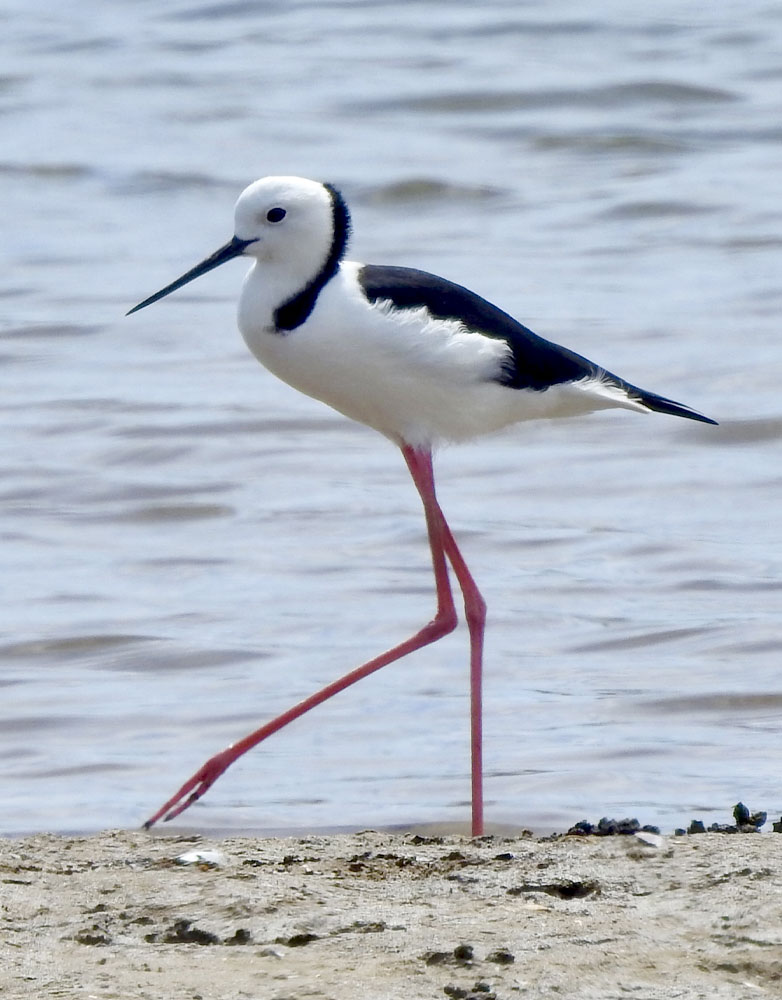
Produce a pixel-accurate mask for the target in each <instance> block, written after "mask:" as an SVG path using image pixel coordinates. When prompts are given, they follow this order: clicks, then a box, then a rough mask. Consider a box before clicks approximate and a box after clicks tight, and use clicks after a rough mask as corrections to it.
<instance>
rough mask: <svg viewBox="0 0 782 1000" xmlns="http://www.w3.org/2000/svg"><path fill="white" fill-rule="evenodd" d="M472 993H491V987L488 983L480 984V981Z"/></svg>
mask: <svg viewBox="0 0 782 1000" xmlns="http://www.w3.org/2000/svg"><path fill="white" fill-rule="evenodd" d="M473 992H474V993H491V986H489V984H488V983H484V982H482V981H480V980H479V981H478V982H477V983H476V984H475V985H474V986H473Z"/></svg>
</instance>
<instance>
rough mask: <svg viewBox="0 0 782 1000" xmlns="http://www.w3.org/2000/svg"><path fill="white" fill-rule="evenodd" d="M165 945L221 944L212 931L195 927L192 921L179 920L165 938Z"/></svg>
mask: <svg viewBox="0 0 782 1000" xmlns="http://www.w3.org/2000/svg"><path fill="white" fill-rule="evenodd" d="M163 943H164V944H203V945H207V944H220V938H219V937H218V936H217V935H216V934H213V933H212V932H211V931H204V930H201V928H200V927H193V922H192V920H177V922H176V923H175V924H173V926H172V927H171V928H170V929H169V930H168V931H167V932H166V934H165V935H164V936H163Z"/></svg>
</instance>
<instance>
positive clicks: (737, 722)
mask: <svg viewBox="0 0 782 1000" xmlns="http://www.w3.org/2000/svg"><path fill="white" fill-rule="evenodd" d="M5 10H6V13H5V15H4V26H3V27H4V31H3V36H2V41H1V42H0V45H2V49H3V54H2V63H0V65H2V75H0V116H1V120H2V124H3V126H4V142H3V144H2V152H0V178H1V180H2V190H3V216H4V221H5V233H6V236H5V239H4V241H3V255H4V260H3V267H2V272H1V273H0V303H1V304H2V330H3V333H2V344H1V345H0V356H1V357H2V372H3V388H2V395H1V396H0V408H1V409H2V422H1V424H0V441H1V443H2V447H0V495H1V496H2V505H0V530H1V531H2V537H3V543H2V554H3V564H4V565H3V574H2V580H3V582H2V587H3V601H2V622H0V628H1V630H2V634H1V636H0V644H1V648H0V652H1V653H2V668H3V669H2V675H1V677H0V685H2V692H3V711H2V718H3V723H2V727H1V728H0V755H1V756H2V759H3V762H4V781H3V797H2V813H1V815H2V827H0V829H2V830H4V831H6V832H10V831H28V830H34V829H47V830H74V829H78V830H91V829H96V828H100V827H106V826H123V825H131V826H132V825H136V824H138V823H139V822H140V821H141V820H143V819H144V818H145V817H146V816H147V815H149V813H150V812H151V811H153V810H154V809H155V808H156V807H157V806H158V805H159V804H160V802H161V801H162V800H163V799H165V798H167V797H168V795H169V794H170V793H171V792H173V791H174V789H175V788H176V787H177V786H178V784H179V783H180V782H181V781H182V780H184V778H186V777H187V776H188V775H189V774H190V773H191V772H192V771H193V770H194V769H195V767H196V766H197V765H198V764H200V763H201V762H202V760H203V759H204V758H205V757H207V756H208V755H210V754H211V753H212V752H214V751H215V750H217V749H219V748H220V747H221V746H222V745H224V744H225V743H227V742H229V741H231V740H232V739H235V738H236V737H238V736H240V735H243V734H244V733H245V732H246V731H247V730H249V729H250V728H253V727H254V726H255V725H257V724H259V723H260V722H261V721H263V720H264V719H266V718H268V717H269V716H270V714H272V713H274V712H277V711H279V710H281V709H283V708H285V707H287V706H288V705H289V704H291V703H293V702H294V701H296V700H298V699H299V698H301V697H303V696H304V695H306V694H307V693H309V692H310V691H311V690H313V689H314V688H315V687H317V686H319V685H320V684H323V683H325V682H326V681H328V680H330V679H332V678H334V677H336V676H338V675H339V674H341V673H342V672H344V671H345V670H347V669H349V668H351V667H353V666H355V665H356V664H358V663H359V662H361V661H362V660H364V659H366V658H368V657H370V656H372V655H374V654H375V653H376V652H378V651H379V650H381V649H383V648H385V647H386V646H388V645H390V644H392V643H393V642H396V641H397V640H399V639H400V638H402V637H403V636H405V635H406V634H408V633H410V632H411V631H413V630H414V629H415V628H416V627H417V626H418V625H419V624H420V623H421V622H422V621H423V620H424V619H426V618H427V617H428V616H429V614H430V612H431V609H432V606H433V600H432V594H431V582H430V578H429V576H430V570H429V567H428V564H427V553H426V542H425V535H424V531H423V524H422V518H421V514H420V510H419V507H418V502H417V499H416V497H415V495H414V493H413V490H412V487H411V486H410V484H409V483H408V481H407V479H406V473H405V471H404V469H403V466H402V462H401V459H400V458H399V456H398V455H397V454H396V453H395V452H394V449H393V448H390V447H389V446H388V444H387V443H386V442H385V441H384V440H383V439H381V438H379V437H377V436H376V435H374V434H372V433H371V432H370V431H367V430H365V429H363V428H360V427H356V426H353V425H351V424H349V423H347V422H345V421H344V420H343V419H342V418H340V417H339V416H337V415H336V414H333V413H331V412H329V411H328V410H325V409H324V408H323V407H322V406H320V405H318V404H316V403H314V402H312V401H310V400H308V399H306V398H304V397H301V396H298V395H297V394H296V393H294V392H293V391H292V390H290V389H288V388H287V387H285V386H283V385H281V384H279V383H277V382H275V381H274V379H273V378H272V377H271V376H269V375H267V374H266V373H264V372H263V371H262V370H261V369H259V368H258V366H257V365H256V364H255V362H254V361H253V360H252V358H250V356H249V355H248V354H247V352H246V351H245V349H244V347H243V345H242V344H241V342H240V339H239V337H238V334H237V333H236V331H235V328H234V315H233V314H234V305H233V303H234V300H235V297H236V295H237V293H238V288H239V284H240V280H241V265H240V264H237V265H235V266H230V267H226V268H223V269H221V270H220V271H217V272H215V273H214V274H212V275H209V276H208V277H207V278H204V279H202V280H201V281H200V282H199V283H197V284H195V285H192V286H190V287H189V288H187V289H185V290H184V291H183V292H181V293H179V294H178V295H177V296H174V297H172V298H169V299H166V300H165V301H164V302H162V303H160V304H159V305H157V306H155V307H154V309H150V310H149V311H148V312H145V313H142V314H140V315H139V316H134V317H132V318H130V319H124V318H123V313H124V311H125V310H126V309H127V308H128V307H129V306H130V305H132V304H133V303H135V302H136V301H138V300H139V299H140V298H142V297H143V296H145V295H147V294H149V293H150V292H152V291H154V290H155V289H157V288H159V287H160V286H161V285H162V284H164V283H166V282H167V281H169V280H170V279H172V278H174V277H175V276H176V275H178V274H180V273H181V272H182V271H183V270H185V269H186V268H187V267H189V266H190V265H192V264H193V263H195V262H196V261H198V260H200V259H201V258H202V257H204V256H205V255H206V254H207V253H209V252H211V251H212V250H213V249H214V248H215V247H217V246H218V245H220V244H221V243H222V242H224V241H225V239H226V238H228V237H229V236H230V235H231V209H232V205H233V201H234V199H235V197H236V196H237V194H238V192H239V191H240V190H241V189H242V187H244V185H245V184H246V183H248V182H249V181H251V180H253V179H254V178H255V177H257V176H260V175H262V174H267V173H282V172H285V173H300V174H303V175H305V176H312V177H316V178H320V179H325V180H330V181H332V182H333V183H336V184H338V185H340V186H341V187H342V189H343V190H344V192H345V194H346V196H347V198H348V200H349V202H350V203H351V205H352V207H353V211H354V216H355V220H354V221H355V236H354V240H353V251H352V252H353V254H354V255H355V256H356V257H357V258H359V259H365V260H370V261H375V262H388V263H405V264H411V265H414V266H418V267H424V268H428V269H430V270H434V271H437V272H439V273H443V274H445V275H446V276H448V277H450V278H452V279H454V280H457V281H461V282H463V283H467V284H469V285H470V286H472V287H473V288H475V289H476V290H477V291H479V292H481V293H482V294H484V295H486V296H488V297H489V298H493V299H494V300H496V301H497V302H498V303H499V304H501V305H502V306H503V307H504V308H506V309H508V310H509V311H511V312H514V313H515V314H516V315H518V316H519V318H520V319H522V320H523V321H524V322H526V323H527V324H529V325H530V326H532V327H533V328H534V329H536V330H537V331H538V332H540V333H542V334H544V335H546V336H549V337H551V338H552V339H555V340H559V341H561V342H564V343H566V344H567V345H568V346H570V347H572V348H574V349H575V350H577V351H580V352H581V353H584V354H586V355H588V356H590V357H592V358H594V359H595V360H597V361H599V362H600V363H602V364H604V365H606V366H607V367H608V368H610V369H612V370H614V371H618V372H619V373H621V374H622V375H625V376H626V377H627V378H628V379H630V380H632V381H634V382H637V383H639V384H641V385H643V386H645V387H647V388H649V389H652V390H656V391H658V392H661V393H663V394H665V395H670V396H673V397H674V398H678V399H681V400H682V401H684V402H686V403H688V404H690V405H692V406H694V407H696V408H698V409H701V410H702V411H704V412H706V413H708V414H710V415H712V416H714V417H715V418H717V419H718V420H720V422H721V426H720V427H719V428H716V429H715V428H710V427H704V426H697V425H693V424H689V423H687V422H684V421H676V420H673V419H666V418H664V417H655V418H654V419H653V418H651V417H648V418H645V417H642V416H639V415H636V414H632V413H627V412H615V413H608V414H602V415H599V416H595V417H592V418H590V419H588V420H583V421H577V422H567V423H560V424H544V423H542V424H536V425H526V426H523V427H519V428H516V429H514V430H513V431H511V432H509V433H506V434H504V435H502V436H500V437H495V438H491V439H487V440H483V441H479V442H475V443H474V444H471V445H468V446H462V447H460V448H458V449H452V450H448V451H445V452H444V453H443V454H442V455H441V456H440V457H439V460H438V471H439V481H440V484H441V485H440V490H441V498H442V501H443V504H444V506H445V508H446V511H447V512H448V514H449V516H450V518H451V521H452V524H453V526H454V528H455V530H456V531H457V532H458V534H459V537H460V538H461V539H462V540H463V543H464V550H465V553H466V554H467V556H468V558H469V560H470V562H471V565H472V566H473V568H474V571H475V574H476V576H477V578H478V579H479V581H480V582H481V585H482V587H483V590H484V592H485V594H486V597H487V600H488V602H489V614H490V618H489V633H488V642H487V677H486V738H487V746H486V755H487V769H488V779H487V798H488V802H487V811H488V815H489V818H490V819H492V820H497V821H510V822H514V823H522V824H526V825H532V826H535V827H537V828H540V829H544V828H547V827H551V826H558V827H561V826H562V825H564V824H568V823H570V822H573V821H575V820H577V819H580V818H583V817H587V818H590V819H596V818H598V817H599V816H600V815H603V814H606V813H607V814H609V815H626V814H632V815H637V816H639V818H641V819H642V820H643V821H645V822H659V823H661V824H662V825H663V826H666V827H671V826H672V825H674V824H679V823H683V822H686V821H687V820H688V819H689V818H691V816H692V815H698V816H701V817H703V818H705V819H711V818H720V819H725V818H726V816H727V813H728V811H729V809H730V807H731V806H732V804H733V803H734V802H735V801H736V800H737V799H738V798H739V797H741V798H743V799H744V800H745V801H746V802H747V803H748V804H749V805H750V806H752V807H757V808H760V807H762V808H766V809H768V810H769V811H770V812H773V811H774V810H776V812H777V813H779V812H780V811H781V810H782V791H781V790H780V779H779V775H780V771H781V770H782V769H781V768H780V763H781V761H780V756H781V755H780V745H781V741H780V736H781V735H782V679H781V676H780V666H781V660H782V627H781V625H780V609H781V607H782V574H781V573H780V563H781V557H780V541H781V540H782V538H781V536H782V531H781V530H780V515H779V509H780V492H781V487H782V462H781V461H780V460H781V459H782V448H781V447H780V442H781V441H782V406H781V405H780V393H779V379H780V370H781V368H782V348H781V347H780V321H779V317H780V311H782V283H781V282H780V273H782V267H781V266H780V265H782V235H781V233H782V198H780V193H779V192H780V185H779V161H780V152H782V126H780V121H781V120H782V69H780V67H782V9H780V8H779V7H778V5H774V4H771V3H764V2H759V0H745V2H742V3H741V4H740V5H739V4H737V3H733V2H726V3H723V4H720V5H710V6H709V7H703V8H702V9H701V10H695V9H694V8H693V6H692V5H688V4H681V3H672V2H667V3H666V2H663V3H661V4H657V5H655V6H654V7H653V8H649V10H648V11H644V12H642V11H641V10H640V9H638V8H633V7H628V5H626V4H620V3H612V2H607V0H605V2H600V0H598V2H595V0H590V2H589V3H586V2H583V3H581V2H577V0H572V2H567V0H562V2H560V3H554V4H551V3H544V2H534V0H532V2H527V3H519V2H518V0H513V2H507V3H501V2H494V3H488V4H482V5H476V4H475V3H472V2H470V3H466V2H454V0H452V2H449V3H448V4H444V3H437V2H434V0H430V2H418V3H413V2H410V3H404V2H397V3H393V4H391V3H383V2H364V3H332V2H311V3H305V2H302V3H296V2H286V3H277V2H273V0H269V2H265V3H258V2H249V0H246V2H241V0H239V2H231V3H212V4H210V3H196V2H193V0H181V2H176V3H173V2H164V3H160V2H159V0H156V2H155V3H152V2H146V3H143V2H142V3H134V4H130V3H121V4H101V3H98V2H97V0H84V2H82V3H80V4H79V5H77V6H76V7H73V6H72V5H71V6H63V5H61V6H59V7H58V6H56V5H55V7H54V9H52V5H51V4H43V3H41V2H40V0H33V2H25V3H24V4H22V3H14V2H11V3H8V4H6V7H5ZM466 646H467V641H466V634H465V632H464V630H460V631H459V632H457V633H456V634H455V635H453V636H451V637H449V638H448V639H447V640H444V641H443V642H442V643H440V644H439V645H437V646H435V647H434V648H430V649H428V650H426V651H423V652H421V653H419V654H417V655H416V656H415V657H411V658H409V659H408V660H407V661H405V662H403V663H401V664H398V665H397V666H394V667H390V668H388V669H387V670H384V671H382V672H381V673H380V674H379V675H376V676H375V677H373V678H372V679H370V680H367V681H365V682H363V683H362V684H361V685H359V686H358V687H357V688H356V689H354V690H352V691H350V692H346V693H345V694H343V695H342V696H340V697H339V698H338V699H336V700H334V701H333V702H332V703H330V704H328V705H325V706H322V707H321V708H320V709H319V710H318V711H317V713H313V714H312V715H310V716H309V717H307V718H306V719H304V720H302V721H300V722H299V723H297V724H296V725H294V726H293V727H291V728H290V729H289V730H287V731H286V732H285V733H282V734H279V735H278V736H276V737H274V738H273V739H272V740H271V741H269V742H268V743H267V744H266V745H265V746H264V747H263V748H261V749H259V750H256V751H255V752H254V753H252V754H251V755H249V756H248V757H247V758H246V759H245V760H244V761H243V762H241V763H240V764H238V765H237V766H236V767H235V768H234V769H232V771H230V772H229V773H228V775H226V776H225V777H224V778H223V779H222V780H221V782H220V783H219V784H218V785H217V786H216V787H215V788H214V789H213V790H212V792H211V793H210V794H209V795H208V797H207V798H206V799H205V800H204V802H203V803H201V804H200V805H199V806H198V807H197V808H196V809H193V810H191V812H190V813H189V814H187V815H186V816H185V817H184V818H183V821H182V822H183V823H184V824H185V825H196V826H199V827H212V828H217V827H220V828H234V829H235V828H238V827H244V828H250V829H256V830H270V829H278V828H287V829H290V828H329V827H335V826H359V825H361V826H364V825H375V826H377V825H381V824H389V823H408V822H413V821H441V820H448V821H450V820H461V819H465V818H466V817H467V812H468V810H467V807H466V798H467V793H468V779H467V774H468V759H467V750H468V747H467V710H468V706H467V675H466Z"/></svg>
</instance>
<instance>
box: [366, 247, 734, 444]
mask: <svg viewBox="0 0 782 1000" xmlns="http://www.w3.org/2000/svg"><path fill="white" fill-rule="evenodd" d="M358 280H359V283H360V284H361V287H362V288H363V290H364V294H365V295H366V297H367V298H368V299H369V301H370V302H379V301H381V300H385V299H387V300H388V301H390V302H392V303H393V304H394V305H395V306H396V307H397V308H399V309H415V308H420V307H421V306H425V307H426V308H427V309H428V310H429V312H430V313H431V315H432V316H434V317H435V318H436V319H455V320H459V321H460V322H461V323H463V324H464V325H465V326H466V327H468V329H470V330H476V331H477V332H479V333H482V334H483V335H484V336H486V337H493V338H496V339H498V340H504V341H505V343H506V344H507V345H508V347H509V348H510V352H511V356H510V358H509V359H508V361H507V362H506V363H505V365H504V366H503V368H502V371H501V372H500V374H499V375H498V376H497V382H499V383H500V385H505V386H507V387H508V388H509V389H535V390H538V391H542V390H544V389H548V388H549V387H550V386H552V385H558V384H561V383H563V382H577V381H579V380H580V379H583V378H599V379H603V380H605V381H607V382H611V383H613V384H614V385H616V386H617V388H620V389H622V390H624V391H625V392H626V393H627V395H628V396H629V397H630V399H632V400H634V401H636V402H638V403H641V404H642V405H643V406H646V407H647V408H648V409H650V410H655V411H657V412H658V413H669V414H671V415H673V416H677V417H687V418H688V419H690V420H700V421H702V422H703V423H706V424H714V423H716V421H715V420H711V419H710V418H709V417H704V416H703V415H702V414H700V413H698V412H697V411H696V410H692V409H690V407H688V406H685V405H684V404H683V403H677V402H675V401H674V400H672V399H666V398H665V397H664V396H658V395H656V394H655V393H653V392H647V391H646V390H645V389H639V388H638V387H637V386H634V385H631V384H630V383H629V382H625V380H624V379H621V378H619V377H618V376H617V375H613V374H612V373H611V372H609V371H606V370H605V369H604V368H601V367H600V366H599V365H596V364H594V362H592V361H589V360H588V359H587V358H584V357H582V356H581V355H580V354H576V353H575V351H570V350H568V349H567V348H566V347H560V346H559V344H554V343H552V342H551V341H550V340H545V339H544V338H543V337H539V336H538V335H537V334H536V333H533V332H532V330H529V329H528V328H527V327H526V326H524V325H523V324H521V323H519V322H518V320H515V319H514V318H513V317H512V316H510V315H509V314H508V313H506V312H503V310H502V309H499V308H498V307H497V306H495V305H492V303H491V302H488V301H487V300H486V299H484V298H481V296H480V295H476V293H475V292H471V291H470V290H469V288H464V287H463V286H462V285H457V284H456V283H455V282H453V281H448V280H447V279H446V278H440V277H438V276H437V275H436V274H429V272H428V271H419V270H417V269H416V268H412V267H391V266H382V265H376V264H364V265H363V266H362V267H361V269H360V271H359V273H358Z"/></svg>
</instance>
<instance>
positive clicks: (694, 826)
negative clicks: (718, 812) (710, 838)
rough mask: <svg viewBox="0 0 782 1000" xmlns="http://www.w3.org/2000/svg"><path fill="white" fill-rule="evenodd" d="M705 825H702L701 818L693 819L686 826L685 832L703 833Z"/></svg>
mask: <svg viewBox="0 0 782 1000" xmlns="http://www.w3.org/2000/svg"><path fill="white" fill-rule="evenodd" d="M705 832H706V827H705V826H704V825H703V820H700V819H694V820H693V821H692V822H691V823H690V825H689V826H688V827H687V833H705Z"/></svg>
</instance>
